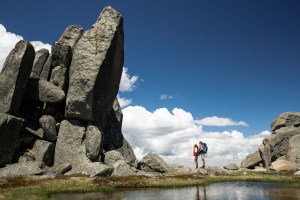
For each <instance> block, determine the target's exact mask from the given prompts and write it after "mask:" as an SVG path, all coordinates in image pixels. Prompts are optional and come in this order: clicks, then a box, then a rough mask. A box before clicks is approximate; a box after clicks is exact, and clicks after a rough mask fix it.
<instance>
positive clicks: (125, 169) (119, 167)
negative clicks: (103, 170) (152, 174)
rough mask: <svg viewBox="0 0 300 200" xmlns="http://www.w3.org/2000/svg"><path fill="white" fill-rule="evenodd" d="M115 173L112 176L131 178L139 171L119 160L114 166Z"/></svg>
mask: <svg viewBox="0 0 300 200" xmlns="http://www.w3.org/2000/svg"><path fill="white" fill-rule="evenodd" d="M112 167H113V168H114V172H113V173H112V176H131V175H136V172H137V170H136V169H135V168H133V167H132V166H131V165H129V164H128V163H127V162H126V161H125V160H119V161H117V162H115V163H114V164H113V166H112Z"/></svg>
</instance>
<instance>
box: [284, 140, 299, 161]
mask: <svg viewBox="0 0 300 200" xmlns="http://www.w3.org/2000/svg"><path fill="white" fill-rule="evenodd" d="M286 157H287V160H289V161H291V162H295V163H298V164H300V134H298V135H294V136H293V137H291V139H290V141H289V147H288V152H287V154H286Z"/></svg>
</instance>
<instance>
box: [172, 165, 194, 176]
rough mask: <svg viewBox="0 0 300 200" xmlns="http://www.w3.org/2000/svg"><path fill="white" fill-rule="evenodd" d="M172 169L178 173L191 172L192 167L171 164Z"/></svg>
mask: <svg viewBox="0 0 300 200" xmlns="http://www.w3.org/2000/svg"><path fill="white" fill-rule="evenodd" d="M169 167H170V168H171V171H172V172H173V173H176V174H189V173H191V171H192V169H191V168H189V167H188V166H186V165H178V164H170V165H169Z"/></svg>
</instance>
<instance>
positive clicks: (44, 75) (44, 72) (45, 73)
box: [40, 54, 52, 81]
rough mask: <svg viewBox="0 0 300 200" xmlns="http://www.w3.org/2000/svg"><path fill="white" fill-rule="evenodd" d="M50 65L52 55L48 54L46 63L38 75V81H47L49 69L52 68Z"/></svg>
mask: <svg viewBox="0 0 300 200" xmlns="http://www.w3.org/2000/svg"><path fill="white" fill-rule="evenodd" d="M51 63H52V54H50V55H49V56H48V58H47V61H46V63H45V64H44V66H43V69H42V72H41V74H40V79H42V80H45V81H48V80H49V78H50V74H51V73H50V72H51V67H52V65H51Z"/></svg>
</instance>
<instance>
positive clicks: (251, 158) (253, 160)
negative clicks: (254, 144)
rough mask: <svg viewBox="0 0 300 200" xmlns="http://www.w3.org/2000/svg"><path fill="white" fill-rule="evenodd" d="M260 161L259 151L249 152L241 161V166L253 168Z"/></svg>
mask: <svg viewBox="0 0 300 200" xmlns="http://www.w3.org/2000/svg"><path fill="white" fill-rule="evenodd" d="M261 161H262V159H261V156H260V154H259V151H255V152H254V153H252V154H249V155H248V156H247V157H246V158H245V159H244V160H243V161H242V163H241V168H249V169H253V168H254V167H255V166H257V165H258V164H259V163H260V162H261Z"/></svg>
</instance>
